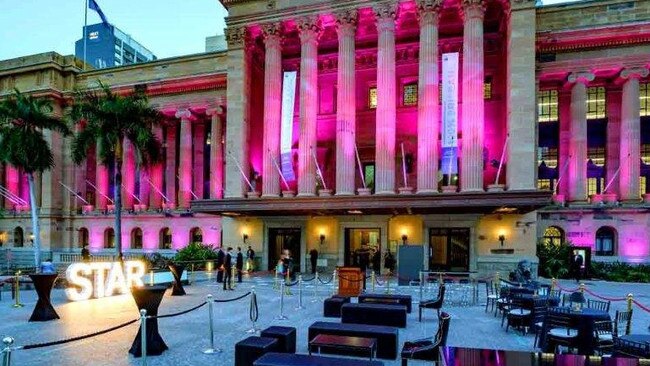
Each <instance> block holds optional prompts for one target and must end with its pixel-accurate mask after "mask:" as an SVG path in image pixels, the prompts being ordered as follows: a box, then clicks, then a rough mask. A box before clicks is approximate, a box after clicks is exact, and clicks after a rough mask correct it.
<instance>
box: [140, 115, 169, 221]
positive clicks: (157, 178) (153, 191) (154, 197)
mask: <svg viewBox="0 0 650 366" xmlns="http://www.w3.org/2000/svg"><path fill="white" fill-rule="evenodd" d="M153 134H154V136H155V137H156V139H157V140H158V141H160V142H161V143H162V141H163V134H162V127H161V126H160V125H158V126H155V127H154V130H153ZM162 164H163V163H162V162H161V163H158V164H156V165H153V166H151V167H149V174H148V177H149V181H151V184H149V182H148V181H146V180H145V181H140V187H142V186H143V185H146V186H147V187H149V207H150V208H152V209H157V208H161V207H162V202H163V198H162V196H161V195H160V192H162V190H163V174H164V173H163V169H164V168H163V165H162ZM152 186H153V187H152ZM154 187H155V188H154Z"/></svg>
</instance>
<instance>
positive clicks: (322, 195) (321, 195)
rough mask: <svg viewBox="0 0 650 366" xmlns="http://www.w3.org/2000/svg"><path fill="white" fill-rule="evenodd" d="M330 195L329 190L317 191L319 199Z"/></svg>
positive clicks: (330, 191)
mask: <svg viewBox="0 0 650 366" xmlns="http://www.w3.org/2000/svg"><path fill="white" fill-rule="evenodd" d="M331 195H332V190H331V189H324V188H323V189H319V190H318V196H319V197H330V196H331Z"/></svg>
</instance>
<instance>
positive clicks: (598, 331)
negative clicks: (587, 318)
mask: <svg viewBox="0 0 650 366" xmlns="http://www.w3.org/2000/svg"><path fill="white" fill-rule="evenodd" d="M613 346H614V329H613V327H612V322H611V321H609V320H599V321H595V322H594V349H595V350H596V352H598V353H599V354H600V355H603V354H604V353H605V352H604V351H609V350H611V349H612V347H613Z"/></svg>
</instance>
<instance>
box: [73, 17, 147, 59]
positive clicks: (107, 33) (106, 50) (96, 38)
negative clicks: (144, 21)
mask: <svg viewBox="0 0 650 366" xmlns="http://www.w3.org/2000/svg"><path fill="white" fill-rule="evenodd" d="M83 34H84V37H86V38H85V39H86V42H85V43H84V38H81V39H79V40H77V42H75V52H74V54H75V56H76V57H77V58H79V59H81V60H84V61H86V63H87V64H89V65H92V67H93V68H95V69H103V68H107V67H115V66H123V65H130V64H135V63H141V62H149V61H153V60H156V56H155V55H154V54H153V53H152V52H151V51H149V50H148V49H146V48H145V47H144V46H142V45H141V44H140V43H138V42H137V41H136V40H134V39H133V38H131V36H130V35H128V34H126V33H124V32H122V31H121V30H119V29H118V28H117V27H115V26H114V25H112V24H104V23H97V24H91V25H88V26H84V27H83ZM84 47H85V48H86V49H85V50H84Z"/></svg>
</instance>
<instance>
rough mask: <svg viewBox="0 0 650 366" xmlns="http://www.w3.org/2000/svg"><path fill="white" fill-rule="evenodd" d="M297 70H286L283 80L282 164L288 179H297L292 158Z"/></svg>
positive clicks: (283, 171)
mask: <svg viewBox="0 0 650 366" xmlns="http://www.w3.org/2000/svg"><path fill="white" fill-rule="evenodd" d="M296 74H297V72H296V71H285V72H284V78H283V79H284V80H283V82H282V122H281V125H280V166H281V169H282V175H283V176H284V179H286V180H287V181H293V180H296V175H295V174H294V172H293V159H292V158H291V143H292V142H293V136H292V135H293V111H294V105H295V102H296Z"/></svg>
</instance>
